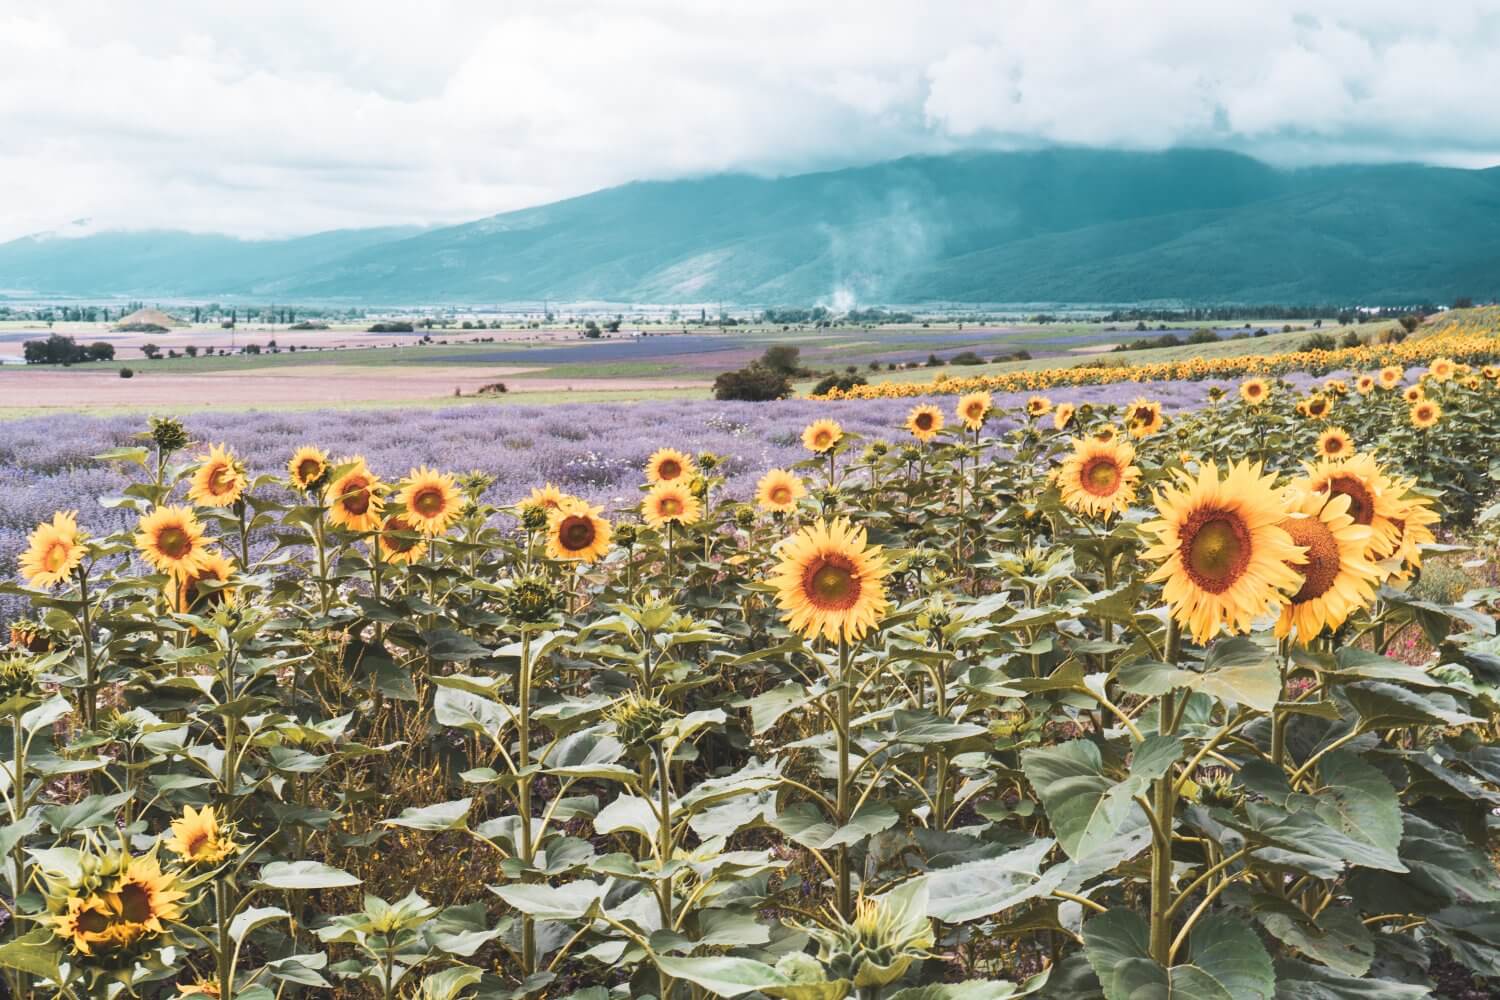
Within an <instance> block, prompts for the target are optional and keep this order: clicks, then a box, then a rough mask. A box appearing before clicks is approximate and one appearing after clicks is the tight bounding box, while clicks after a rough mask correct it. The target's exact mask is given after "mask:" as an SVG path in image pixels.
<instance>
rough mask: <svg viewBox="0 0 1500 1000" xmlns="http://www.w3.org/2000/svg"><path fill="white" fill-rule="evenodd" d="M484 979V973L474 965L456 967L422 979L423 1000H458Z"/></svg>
mask: <svg viewBox="0 0 1500 1000" xmlns="http://www.w3.org/2000/svg"><path fill="white" fill-rule="evenodd" d="M483 978H484V971H483V970H482V969H476V968H474V966H472V965H455V966H454V967H453V968H451V969H444V970H443V971H442V972H434V973H433V974H432V975H430V976H424V977H423V978H422V1000H457V997H458V995H459V994H460V993H462V992H463V991H464V990H466V989H468V988H469V987H470V986H473V985H475V984H476V983H478V982H479V980H481V979H483Z"/></svg>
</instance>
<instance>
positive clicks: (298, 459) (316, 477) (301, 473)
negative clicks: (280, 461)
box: [286, 444, 328, 493]
mask: <svg viewBox="0 0 1500 1000" xmlns="http://www.w3.org/2000/svg"><path fill="white" fill-rule="evenodd" d="M286 474H287V478H288V479H290V480H291V483H292V485H293V486H294V487H296V488H297V489H299V490H306V491H308V492H309V493H310V492H312V491H313V490H315V489H317V487H318V483H320V482H322V480H323V477H324V476H326V475H328V455H327V453H326V452H324V451H323V449H322V448H315V447H313V446H312V445H310V444H305V445H303V446H302V447H300V448H298V449H297V451H296V453H295V454H293V455H292V457H291V460H290V461H288V462H287V463H286Z"/></svg>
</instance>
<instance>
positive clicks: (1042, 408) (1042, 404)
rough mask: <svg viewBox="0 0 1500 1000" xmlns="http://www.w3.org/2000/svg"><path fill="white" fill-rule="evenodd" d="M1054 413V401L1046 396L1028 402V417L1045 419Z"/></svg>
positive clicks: (1033, 398) (1032, 398)
mask: <svg viewBox="0 0 1500 1000" xmlns="http://www.w3.org/2000/svg"><path fill="white" fill-rule="evenodd" d="M1051 412H1052V400H1050V399H1048V398H1047V397H1046V396H1032V397H1031V398H1030V399H1028V400H1027V401H1026V415H1027V416H1028V417H1045V416H1046V415H1047V414H1049V413H1051Z"/></svg>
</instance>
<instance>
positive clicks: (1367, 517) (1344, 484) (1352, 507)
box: [1328, 473, 1375, 524]
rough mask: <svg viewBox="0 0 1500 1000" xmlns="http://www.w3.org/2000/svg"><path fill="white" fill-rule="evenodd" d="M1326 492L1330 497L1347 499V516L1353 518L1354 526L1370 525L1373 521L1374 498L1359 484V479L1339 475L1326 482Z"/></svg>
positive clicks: (1344, 474) (1367, 489)
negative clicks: (1344, 497)
mask: <svg viewBox="0 0 1500 1000" xmlns="http://www.w3.org/2000/svg"><path fill="white" fill-rule="evenodd" d="M1328 492H1329V494H1330V495H1331V496H1340V495H1342V496H1346V497H1348V498H1349V516H1350V517H1352V518H1354V523H1355V524H1371V523H1373V522H1374V521H1375V498H1374V497H1373V496H1372V495H1371V494H1370V490H1369V487H1367V486H1366V485H1365V484H1364V483H1362V482H1360V480H1359V477H1357V476H1351V475H1348V474H1347V473H1340V474H1339V475H1336V476H1334V477H1333V478H1332V479H1330V480H1329V481H1328Z"/></svg>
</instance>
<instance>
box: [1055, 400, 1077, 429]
mask: <svg viewBox="0 0 1500 1000" xmlns="http://www.w3.org/2000/svg"><path fill="white" fill-rule="evenodd" d="M1077 412H1078V408H1077V407H1076V406H1074V405H1073V404H1072V403H1058V404H1057V409H1055V410H1053V411H1052V429H1053V430H1055V431H1063V430H1067V429H1068V425H1069V424H1071V423H1072V422H1073V414H1075V413H1077Z"/></svg>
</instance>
